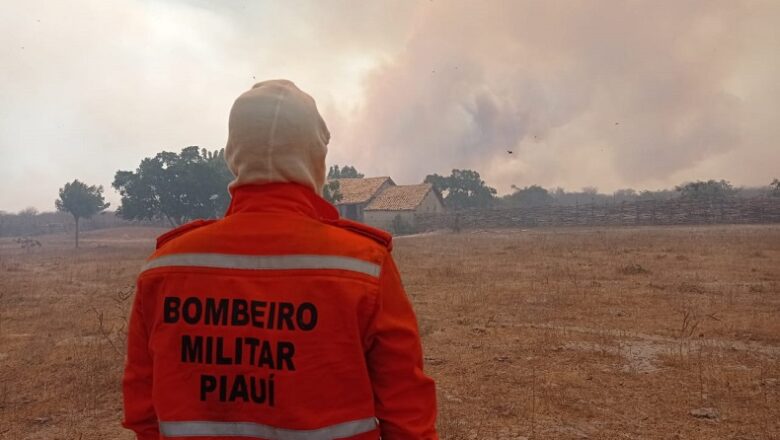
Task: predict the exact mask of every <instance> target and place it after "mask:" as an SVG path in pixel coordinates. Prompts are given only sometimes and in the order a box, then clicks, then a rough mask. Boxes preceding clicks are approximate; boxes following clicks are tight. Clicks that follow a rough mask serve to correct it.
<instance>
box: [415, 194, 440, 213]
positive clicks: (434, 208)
mask: <svg viewBox="0 0 780 440" xmlns="http://www.w3.org/2000/svg"><path fill="white" fill-rule="evenodd" d="M415 212H418V213H426V214H428V213H436V212H444V206H443V205H442V204H441V202H440V201H439V198H438V197H436V194H434V193H433V191H428V194H426V195H425V198H424V199H423V201H422V202H420V205H419V206H418V207H417V209H416V211H415Z"/></svg>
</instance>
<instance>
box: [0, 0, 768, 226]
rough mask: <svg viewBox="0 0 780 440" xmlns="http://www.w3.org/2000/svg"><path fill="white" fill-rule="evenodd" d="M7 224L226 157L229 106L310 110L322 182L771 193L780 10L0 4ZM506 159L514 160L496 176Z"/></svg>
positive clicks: (1, 192)
mask: <svg viewBox="0 0 780 440" xmlns="http://www.w3.org/2000/svg"><path fill="white" fill-rule="evenodd" d="M0 5H1V6H2V14H0V66H1V67H0V153H2V154H0V188H2V189H0V210H6V211H17V210H19V209H22V208H24V207H27V206H34V207H37V208H38V209H41V210H52V209H54V199H55V198H56V195H57V189H58V188H59V187H61V186H62V184H64V183H65V182H66V181H70V180H73V179H74V178H79V179H81V180H84V181H86V182H88V183H90V184H102V185H103V186H104V187H105V188H106V193H107V195H108V198H109V200H110V201H111V202H112V204H113V205H114V206H116V204H117V202H118V195H117V194H116V193H115V192H114V191H113V189H112V188H111V187H110V184H111V181H112V180H113V175H114V173H115V172H116V171H117V170H119V169H125V170H128V169H135V167H136V166H137V165H138V163H139V162H140V160H141V159H142V158H144V157H146V156H150V155H153V154H155V153H157V152H159V151H161V150H163V149H165V150H169V151H179V150H180V149H181V148H183V147H185V146H188V145H200V146H203V147H207V148H209V149H216V148H221V147H223V146H224V143H225V139H226V136H227V115H228V111H229V109H230V106H231V104H232V102H233V99H235V97H236V96H238V95H239V94H240V93H241V92H243V91H244V90H246V89H248V88H249V87H251V85H252V84H253V83H255V82H258V81H261V80H264V79H271V78H287V79H291V80H293V81H295V82H296V83H297V84H298V85H299V86H300V87H301V88H302V89H303V90H305V91H307V92H309V93H310V94H311V95H312V96H314V98H315V99H316V100H317V102H318V104H319V107H320V111H321V112H322V114H323V116H324V118H325V120H326V121H327V122H328V125H329V126H330V129H331V132H332V141H331V144H330V153H329V162H330V163H331V164H333V163H339V164H353V165H356V166H357V167H358V169H360V170H361V171H363V172H365V173H366V174H369V175H390V176H392V177H393V178H394V179H395V180H396V182H398V183H414V182H418V181H420V180H421V179H423V178H424V176H425V175H426V174H428V173H432V172H438V173H448V172H449V171H450V170H451V169H452V168H472V169H476V170H478V171H479V172H480V173H481V174H482V175H483V176H484V178H485V179H486V180H487V181H488V183H490V184H491V185H493V186H495V187H497V188H498V189H499V191H500V192H507V191H509V188H510V185H512V184H516V185H518V186H525V185H530V184H541V185H543V186H547V187H554V186H562V187H565V188H569V189H579V188H581V187H583V186H597V187H598V188H599V189H600V190H602V191H612V190H615V189H618V188H622V187H634V188H661V187H669V186H672V185H674V184H677V183H680V182H683V181H687V180H695V179H709V178H717V179H720V178H725V179H728V180H731V181H732V182H733V183H735V184H737V185H765V184H768V183H769V182H770V181H771V180H772V178H774V177H780V122H778V110H780V57H778V56H777V54H778V53H780V30H779V29H780V26H778V25H777V23H780V2H778V1H771V0H769V1H758V0H757V1H746V2H739V1H736V0H727V1H716V0H711V1H685V0H674V1H672V0H668V1H662V0H652V1H631V0H625V1H624V0H610V1H597V0H589V1H574V0H568V1H564V0H560V1H544V2H543V1H527V2H524V1H507V2H502V1H492V0H484V1H470V2H459V1H449V0H448V1H442V0H433V1H429V0H425V1H396V0H393V1H390V0H387V1H382V2H379V1H374V2H372V1H359V0H354V1H336V0H328V1H311V2H296V1H279V2H270V1H237V0H236V1H219V2H217V1H213V2H212V1H196V0H192V1H184V0H182V1H173V0H171V1H139V0H91V1H90V0H47V1H41V0H25V1H10V0H0ZM507 150H511V151H513V154H511V155H510V154H508V153H507Z"/></svg>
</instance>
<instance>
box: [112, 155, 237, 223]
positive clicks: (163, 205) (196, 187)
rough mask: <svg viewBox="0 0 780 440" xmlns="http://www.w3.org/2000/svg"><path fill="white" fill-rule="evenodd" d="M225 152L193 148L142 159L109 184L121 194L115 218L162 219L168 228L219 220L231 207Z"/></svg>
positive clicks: (228, 173)
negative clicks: (120, 201)
mask: <svg viewBox="0 0 780 440" xmlns="http://www.w3.org/2000/svg"><path fill="white" fill-rule="evenodd" d="M224 154H225V152H224V150H218V151H208V150H206V149H200V148H198V147H195V146H193V147H187V148H184V149H182V150H181V153H179V154H176V153H172V152H168V151H163V152H161V153H158V154H157V155H156V156H154V157H151V158H149V157H148V158H145V159H143V160H142V161H141V164H140V165H139V166H138V168H137V169H136V170H135V171H117V172H116V175H115V176H114V182H113V183H112V186H113V187H114V188H116V189H117V190H118V191H119V194H120V195H121V196H122V203H121V206H120V207H119V209H117V214H118V215H119V216H120V217H122V218H124V219H128V220H152V219H166V220H167V221H168V222H169V223H170V225H171V226H178V225H180V224H182V223H184V222H186V221H189V220H192V219H195V218H216V217H219V216H221V215H222V214H223V213H224V212H225V210H226V209H227V207H228V205H229V204H230V194H228V191H227V185H228V183H229V182H230V180H231V179H232V178H233V176H232V174H231V173H230V171H229V170H228V168H227V165H226V164H225V160H224Z"/></svg>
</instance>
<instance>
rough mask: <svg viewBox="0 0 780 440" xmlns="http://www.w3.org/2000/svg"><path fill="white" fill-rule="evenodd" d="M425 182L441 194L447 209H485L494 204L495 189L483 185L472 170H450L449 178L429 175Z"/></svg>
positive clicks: (483, 182) (482, 181) (477, 174)
mask: <svg viewBox="0 0 780 440" xmlns="http://www.w3.org/2000/svg"><path fill="white" fill-rule="evenodd" d="M425 182H426V183H430V184H432V185H433V188H434V189H435V190H436V191H438V192H439V194H441V196H442V198H443V200H444V204H445V205H446V206H447V207H448V208H454V209H463V208H486V207H488V206H491V205H493V203H494V202H495V194H496V190H495V188H491V187H489V186H487V184H485V181H484V180H482V178H480V176H479V173H478V172H476V171H473V170H457V169H456V170H452V174H450V175H449V176H440V175H438V174H430V175H428V176H426V177H425Z"/></svg>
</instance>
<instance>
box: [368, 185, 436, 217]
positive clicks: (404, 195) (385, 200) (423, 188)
mask: <svg viewBox="0 0 780 440" xmlns="http://www.w3.org/2000/svg"><path fill="white" fill-rule="evenodd" d="M432 189H433V186H432V185H431V184H430V183H422V184H419V185H399V186H391V187H390V188H387V189H386V190H384V191H382V192H381V193H380V194H379V195H378V196H376V198H374V200H372V201H371V203H369V204H368V206H366V209H365V210H366V211H404V210H413V209H415V208H417V206H419V205H420V203H422V201H423V199H424V198H425V196H426V194H428V192H429V191H431V190H432Z"/></svg>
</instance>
